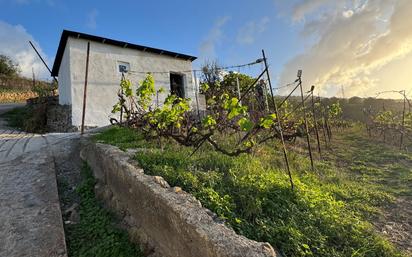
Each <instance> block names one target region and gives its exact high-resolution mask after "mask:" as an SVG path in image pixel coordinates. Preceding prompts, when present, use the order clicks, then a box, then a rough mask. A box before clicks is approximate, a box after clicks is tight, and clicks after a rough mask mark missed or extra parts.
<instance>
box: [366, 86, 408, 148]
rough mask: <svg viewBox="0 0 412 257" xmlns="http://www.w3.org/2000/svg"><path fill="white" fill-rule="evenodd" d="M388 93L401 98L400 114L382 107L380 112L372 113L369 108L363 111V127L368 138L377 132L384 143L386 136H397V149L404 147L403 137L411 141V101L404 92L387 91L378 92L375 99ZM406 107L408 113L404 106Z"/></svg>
mask: <svg viewBox="0 0 412 257" xmlns="http://www.w3.org/2000/svg"><path fill="white" fill-rule="evenodd" d="M388 93H396V94H400V95H401V96H402V98H403V105H402V111H401V113H394V112H393V111H391V110H386V109H385V108H384V107H383V109H382V110H381V111H378V112H376V113H374V112H373V111H372V109H371V108H368V109H364V110H363V112H364V115H365V126H366V130H367V133H368V135H369V137H372V133H373V132H377V133H378V134H379V136H381V137H382V138H383V141H384V142H386V139H387V136H390V135H392V137H393V138H394V137H395V135H399V149H400V150H402V149H403V146H404V139H405V137H407V138H409V139H412V112H411V107H412V104H411V101H410V100H409V99H408V97H407V95H406V90H400V91H396V90H388V91H382V92H378V93H377V94H376V96H375V98H377V97H379V96H381V95H383V94H388ZM407 105H408V112H407V110H406V106H407Z"/></svg>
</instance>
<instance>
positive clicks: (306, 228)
mask: <svg viewBox="0 0 412 257" xmlns="http://www.w3.org/2000/svg"><path fill="white" fill-rule="evenodd" d="M96 140H97V141H100V142H105V143H109V144H113V145H117V146H119V147H121V148H122V149H126V148H128V147H144V146H146V147H147V148H149V150H148V151H145V152H138V153H136V155H135V159H136V160H137V161H138V162H139V164H140V165H141V166H142V168H144V170H145V173H147V174H150V175H160V176H163V177H164V178H165V179H166V180H167V181H168V182H169V184H170V185H172V186H181V187H182V188H183V189H184V190H186V191H188V192H190V193H191V194H193V195H194V196H195V197H196V198H197V199H199V200H200V201H201V202H202V204H203V206H205V207H206V208H209V209H210V210H212V211H213V212H215V213H216V214H217V215H218V216H219V217H220V218H222V219H224V220H225V221H226V224H227V225H228V226H231V227H232V228H233V229H234V230H235V231H236V232H237V233H239V234H242V235H245V236H246V237H248V238H251V239H254V240H258V241H266V242H269V243H271V244H272V245H273V246H275V247H277V248H278V249H279V250H280V251H281V252H282V253H283V254H284V255H285V256H289V257H292V256H325V257H326V256H334V257H341V256H342V257H343V256H345V257H346V256H351V257H355V256H364V257H385V256H388V257H389V256H402V254H401V253H400V252H399V251H398V250H396V249H395V247H394V246H393V245H392V244H390V243H389V242H388V241H387V240H385V239H384V238H383V237H382V236H380V235H379V234H377V233H376V232H375V230H374V228H373V226H372V225H371V223H370V222H369V221H370V220H372V219H373V218H374V217H376V216H377V215H380V212H381V208H382V207H383V206H385V205H387V204H389V203H391V202H392V201H393V200H394V199H395V197H396V196H397V194H398V193H405V191H408V190H407V189H406V187H407V186H405V188H403V189H402V190H400V191H401V192H398V191H399V190H398V189H393V188H392V189H388V188H386V186H384V185H381V184H380V182H381V180H385V179H386V178H387V176H388V175H387V173H386V170H385V169H390V168H391V167H390V165H389V164H388V163H387V162H388V161H389V160H392V159H393V158H399V159H400V160H403V159H402V158H405V159H408V160H409V158H410V156H404V155H403V154H401V153H396V152H395V151H393V152H391V151H389V150H388V151H382V149H381V148H380V147H381V146H376V145H375V146H370V145H367V146H364V148H365V149H363V148H362V149H363V150H365V151H364V152H363V153H362V154H361V155H360V154H358V153H357V151H356V149H357V147H360V145H355V146H352V147H351V148H350V149H346V148H344V147H343V148H342V149H341V150H339V151H337V150H336V149H334V151H333V154H334V155H332V154H330V156H327V160H325V161H317V162H316V163H315V164H316V173H312V172H310V164H309V161H308V160H307V158H306V157H305V156H302V155H300V154H297V153H294V152H291V153H290V159H291V163H292V169H293V177H294V181H295V185H296V189H295V190H294V191H292V190H291V189H290V185H289V181H288V177H287V176H286V174H285V172H284V170H283V168H282V167H283V160H282V154H281V152H280V151H279V150H278V149H277V147H276V146H275V147H274V146H271V145H265V146H261V147H259V148H258V149H257V150H256V151H254V152H253V154H250V155H246V154H245V155H241V156H238V157H228V156H224V155H222V154H219V153H216V152H215V151H213V150H211V149H210V148H209V147H207V146H204V147H202V148H201V149H200V150H199V151H198V153H197V154H195V155H194V156H192V157H191V158H189V157H188V156H189V155H190V153H191V152H192V151H193V149H191V148H187V147H182V146H179V145H177V144H175V143H173V142H168V143H167V144H164V145H165V148H164V150H163V151H162V150H160V149H159V148H158V147H156V143H155V142H146V141H145V140H144V139H142V137H141V136H140V135H137V134H136V133H132V131H131V130H128V129H124V128H118V127H113V128H110V129H109V130H107V131H105V132H103V133H102V134H100V135H99V136H97V137H96ZM339 140H342V141H345V142H347V144H349V143H348V142H352V141H353V140H355V141H356V140H359V139H358V138H352V139H350V138H341V139H339ZM351 140H352V141H351ZM352 143H353V142H352ZM359 144H361V142H359ZM379 148H380V149H381V150H380V151H378V149H379ZM367 149H369V151H370V152H368V151H366V150H367ZM378 152H379V154H378ZM376 154H378V155H377V157H376V158H375V157H374V156H376ZM355 157H356V158H355ZM385 158H387V159H385ZM353 159H359V160H357V161H356V162H352V160H353ZM338 162H345V163H353V164H351V165H347V166H344V167H337V163H338ZM375 162H376V164H374V165H371V164H372V163H375ZM383 163H385V166H384V167H385V168H384V169H383V170H382V168H381V166H382V165H383ZM392 163H393V162H392ZM406 167H408V166H406ZM397 169H398V170H397V171H396V169H395V171H393V173H396V174H398V173H401V174H403V175H399V176H400V177H399V178H398V179H399V180H403V179H405V178H406V180H407V181H408V179H410V170H409V175H408V173H407V171H405V172H399V170H404V169H406V170H407V169H408V168H405V167H404V166H402V165H400V164H399V167H397ZM395 181H397V180H396V179H395ZM398 182H399V181H398Z"/></svg>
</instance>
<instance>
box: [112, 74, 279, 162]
mask: <svg viewBox="0 0 412 257" xmlns="http://www.w3.org/2000/svg"><path fill="white" fill-rule="evenodd" d="M214 83H218V81H215V82H214ZM208 85H209V84H208ZM215 86H217V84H215ZM154 95H155V86H154V80H153V77H152V75H150V74H148V75H147V77H146V79H145V80H144V81H142V82H141V83H140V84H139V86H138V87H137V90H136V96H134V95H133V90H132V84H131V82H130V80H127V79H125V78H122V81H121V83H120V90H119V93H118V96H119V101H118V102H117V103H116V104H115V105H114V106H113V110H112V113H114V114H115V113H118V112H121V115H123V114H124V115H125V116H126V118H127V121H126V122H125V124H126V126H129V127H133V128H136V129H137V130H139V131H140V132H143V133H144V134H145V135H146V137H150V138H153V137H157V138H160V137H163V138H173V139H174V140H175V141H177V142H179V143H180V144H182V145H185V146H194V147H197V146H198V145H201V144H203V143H204V142H207V143H209V144H210V145H212V146H213V147H214V148H215V149H216V150H217V151H220V152H222V153H225V154H227V155H239V154H240V153H243V152H248V151H250V150H251V149H252V148H253V147H254V146H255V145H257V144H259V142H265V141H267V140H270V139H273V138H275V137H276V136H278V131H277V130H276V129H275V128H274V126H272V125H273V123H272V122H275V121H274V120H273V118H274V117H276V116H275V115H274V114H270V115H268V116H267V117H266V118H264V120H262V122H263V123H262V124H263V126H262V125H260V123H258V122H255V121H253V120H252V119H251V118H250V115H249V113H248V107H247V106H245V105H242V103H241V102H240V100H239V99H238V98H236V97H231V96H230V95H229V94H228V93H223V94H221V95H219V96H217V95H212V96H211V98H210V99H209V101H208V104H209V109H210V112H209V113H208V115H207V116H205V117H204V118H203V119H202V120H199V119H197V118H194V115H192V113H191V112H190V106H189V103H190V99H183V98H180V97H177V96H176V95H169V96H168V97H167V98H166V99H165V101H164V103H163V105H158V106H151V105H152V102H153V97H154ZM268 117H269V118H268ZM269 119H271V120H269ZM122 121H123V120H122ZM263 130H266V131H265V133H262V132H263ZM223 132H228V133H236V132H240V133H246V134H245V136H244V137H243V138H242V139H241V140H240V141H238V142H237V144H232V145H231V148H235V149H234V150H231V149H230V150H228V149H226V148H223V147H222V146H221V144H220V143H219V142H218V141H215V140H214V139H213V137H217V136H220V135H221V134H222V133H223ZM258 137H259V138H258ZM265 137H266V138H265Z"/></svg>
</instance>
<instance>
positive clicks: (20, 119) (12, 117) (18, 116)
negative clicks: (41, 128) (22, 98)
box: [2, 107, 29, 129]
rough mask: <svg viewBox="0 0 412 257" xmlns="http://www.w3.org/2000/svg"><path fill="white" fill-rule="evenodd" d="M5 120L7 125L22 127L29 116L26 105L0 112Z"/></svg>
mask: <svg viewBox="0 0 412 257" xmlns="http://www.w3.org/2000/svg"><path fill="white" fill-rule="evenodd" d="M2 117H4V118H5V119H6V121H7V125H8V126H10V127H13V128H17V129H24V122H25V120H26V119H27V118H28V117H29V109H28V108H27V107H18V108H14V109H12V110H10V111H8V112H6V113H4V114H2Z"/></svg>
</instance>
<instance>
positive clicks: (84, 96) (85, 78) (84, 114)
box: [81, 42, 90, 135]
mask: <svg viewBox="0 0 412 257" xmlns="http://www.w3.org/2000/svg"><path fill="white" fill-rule="evenodd" d="M89 55H90V42H87V53H86V73H85V76H84V89H83V113H82V127H81V134H82V135H83V133H84V118H85V116H86V100H87V78H88V75H89Z"/></svg>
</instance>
